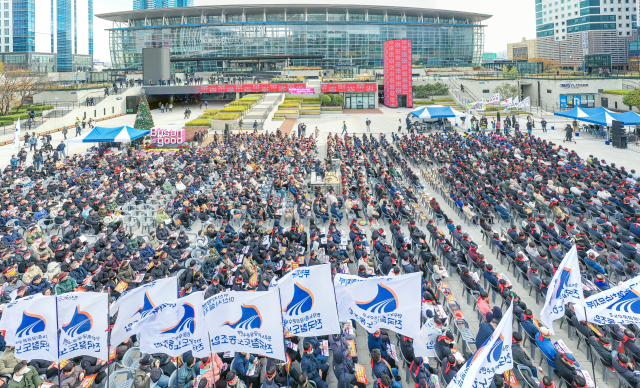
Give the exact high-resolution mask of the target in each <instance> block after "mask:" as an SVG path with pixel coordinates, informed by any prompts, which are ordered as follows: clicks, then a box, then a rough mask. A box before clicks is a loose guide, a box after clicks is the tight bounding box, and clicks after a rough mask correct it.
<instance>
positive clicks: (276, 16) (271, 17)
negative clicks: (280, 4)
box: [267, 13, 284, 22]
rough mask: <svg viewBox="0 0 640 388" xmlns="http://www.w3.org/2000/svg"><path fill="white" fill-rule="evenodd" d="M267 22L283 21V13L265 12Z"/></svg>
mask: <svg viewBox="0 0 640 388" xmlns="http://www.w3.org/2000/svg"><path fill="white" fill-rule="evenodd" d="M267 21H268V22H283V21H284V13H268V14H267Z"/></svg>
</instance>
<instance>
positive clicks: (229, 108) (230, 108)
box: [220, 105, 249, 112]
mask: <svg viewBox="0 0 640 388" xmlns="http://www.w3.org/2000/svg"><path fill="white" fill-rule="evenodd" d="M247 109H249V107H248V106H243V105H240V106H226V107H224V108H222V109H220V112H244V111H245V110H247Z"/></svg>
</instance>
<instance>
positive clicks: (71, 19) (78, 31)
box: [0, 0, 93, 71]
mask: <svg viewBox="0 0 640 388" xmlns="http://www.w3.org/2000/svg"><path fill="white" fill-rule="evenodd" d="M0 16H1V17H0V51H2V52H4V53H14V52H15V53H19V52H20V53H22V52H31V53H41V54H46V53H57V55H56V56H54V57H51V56H46V55H45V57H46V58H47V60H49V59H51V58H57V63H56V68H57V70H58V71H75V70H79V69H87V64H88V63H92V62H93V59H92V58H91V56H92V55H93V0H0ZM41 57H42V56H38V55H36V56H28V57H24V58H27V59H28V58H41ZM42 58H44V57H42ZM28 68H36V69H42V67H41V66H35V67H34V66H31V67H28Z"/></svg>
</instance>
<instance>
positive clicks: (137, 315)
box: [111, 276, 178, 346]
mask: <svg viewBox="0 0 640 388" xmlns="http://www.w3.org/2000/svg"><path fill="white" fill-rule="evenodd" d="M177 297H178V278H177V277H175V276H174V277H170V278H167V279H160V280H156V281H154V282H151V283H148V284H145V285H143V286H140V287H138V288H135V289H133V290H131V291H127V292H125V293H124V294H122V295H121V296H120V298H118V300H117V301H116V302H115V303H114V304H113V306H111V316H114V315H115V314H116V313H118V318H117V319H116V323H115V324H114V325H113V329H112V331H111V345H112V346H117V345H120V343H122V342H123V341H124V340H126V339H127V338H129V337H131V336H132V335H133V334H136V333H134V332H133V331H132V328H133V325H134V324H135V323H136V322H138V321H139V320H141V319H142V318H144V317H146V316H147V314H149V312H150V311H151V310H153V308H154V307H156V306H158V305H161V304H162V303H164V302H168V301H171V300H174V299H176V298H177Z"/></svg>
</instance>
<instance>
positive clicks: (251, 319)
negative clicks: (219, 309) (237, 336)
mask: <svg viewBox="0 0 640 388" xmlns="http://www.w3.org/2000/svg"><path fill="white" fill-rule="evenodd" d="M220 326H229V327H230V328H232V329H245V330H249V329H259V328H261V327H262V316H261V315H260V311H259V310H258V308H257V307H256V306H252V305H246V304H243V305H242V316H241V317H240V319H238V320H237V321H235V322H230V321H227V322H225V323H223V324H222V325H220Z"/></svg>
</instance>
